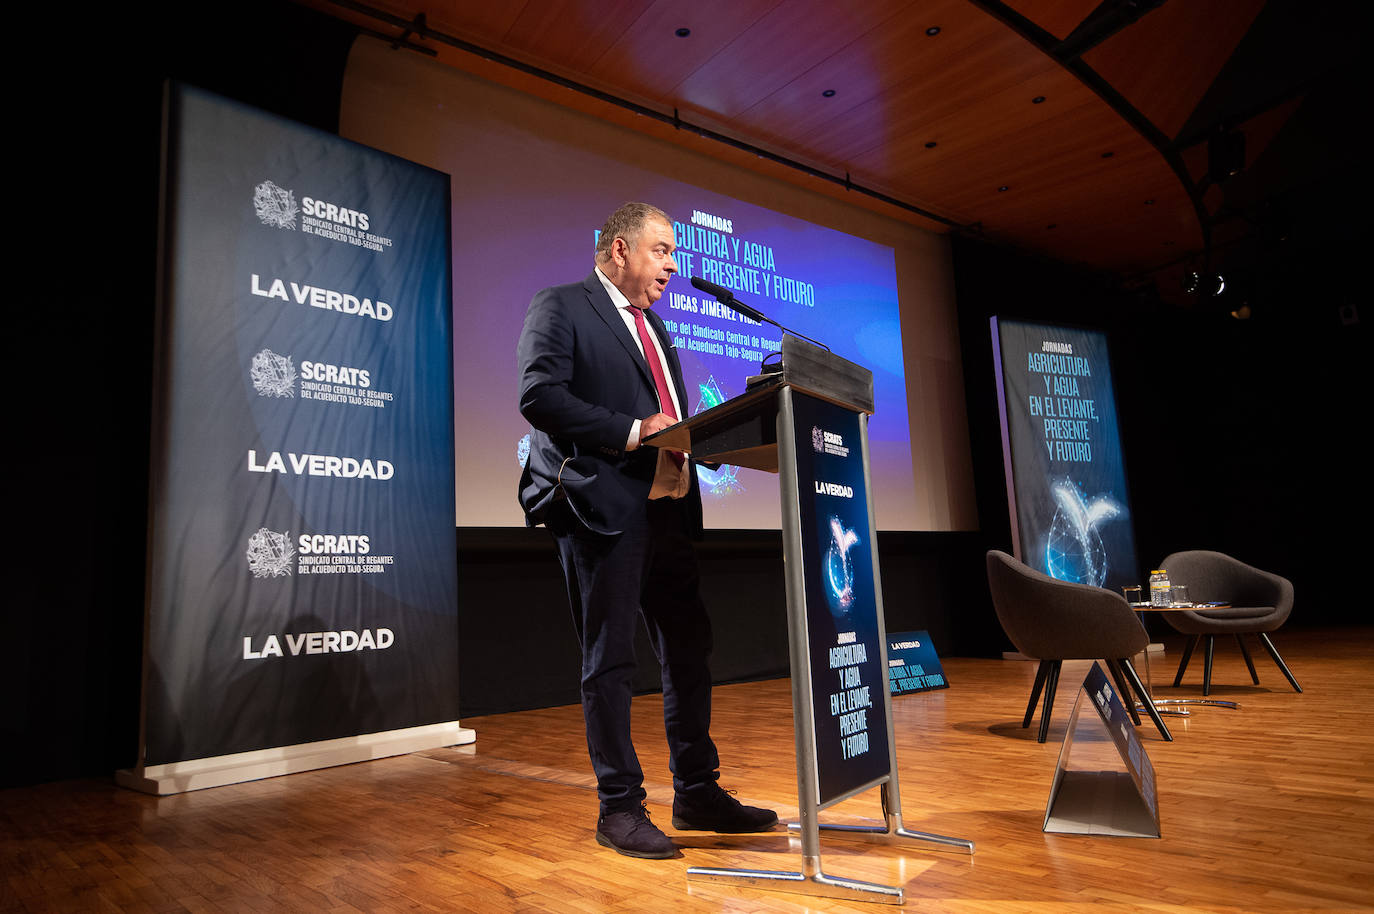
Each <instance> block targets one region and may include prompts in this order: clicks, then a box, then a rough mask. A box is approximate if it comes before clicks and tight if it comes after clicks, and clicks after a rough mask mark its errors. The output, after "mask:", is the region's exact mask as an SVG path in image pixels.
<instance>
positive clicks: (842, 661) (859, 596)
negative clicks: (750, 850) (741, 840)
mask: <svg viewBox="0 0 1374 914" xmlns="http://www.w3.org/2000/svg"><path fill="white" fill-rule="evenodd" d="M793 404H794V406H793V408H794V410H795V417H796V418H795V428H796V442H795V448H796V455H797V485H798V490H799V497H798V502H799V503H798V509H799V511H798V516H799V520H800V525H799V526H800V531H801V542H802V555H803V561H802V566H803V567H802V572H803V575H804V577H805V581H806V635H807V643H808V645H809V648H810V650H809V652H808V653H809V663H810V666H811V691H812V695H811V714H812V717H813V722H814V731H813V732H814V733H815V735H816V739H815V751H816V771H817V785H818V788H819V795H818V797H817V798H816V803H817V805H818V806H820V807H824V806H826V805H828V804H831V803H835V802H838V801H839V800H842V799H844V798H846V797H850V796H853V795H854V794H856V793H859V792H861V791H863V790H866V789H868V788H870V787H872V786H874V785H875V784H877V783H879V782H881V781H882V780H883V779H884V778H886V777H887V776H888V775H889V774H890V773H891V755H890V753H889V752H888V732H887V708H886V705H885V703H884V702H885V699H886V692H885V691H884V689H885V685H886V677H887V672H886V670H885V669H884V665H883V641H882V638H883V633H882V631H881V630H880V628H881V627H880V625H879V620H878V602H877V601H878V592H877V587H876V583H877V582H876V575H875V574H874V558H873V557H874V547H875V543H874V541H873V537H874V529H873V523H872V519H871V518H870V517H869V513H868V487H867V484H866V483H867V481H866V479H865V473H864V452H863V444H862V442H863V436H862V432H861V430H860V427H859V423H860V421H861V419H860V414H859V413H856V412H853V411H852V410H848V409H845V408H844V407H840V406H836V405H834V404H832V403H826V402H824V401H822V400H818V399H815V398H814V397H809V396H797V397H795V398H794V399H793Z"/></svg>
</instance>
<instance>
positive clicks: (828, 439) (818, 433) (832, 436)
mask: <svg viewBox="0 0 1374 914" xmlns="http://www.w3.org/2000/svg"><path fill="white" fill-rule="evenodd" d="M811 449H812V450H814V451H815V452H816V453H817V454H833V455H834V456H836V457H848V456H849V448H848V447H846V446H845V443H844V436H843V435H841V434H839V433H838V432H828V431H826V430H825V429H823V428H819V427H818V426H814V425H813V426H811Z"/></svg>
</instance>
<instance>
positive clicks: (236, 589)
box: [138, 84, 459, 792]
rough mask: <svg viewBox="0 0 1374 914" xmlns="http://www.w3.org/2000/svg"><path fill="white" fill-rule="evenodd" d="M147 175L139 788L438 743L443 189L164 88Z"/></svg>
mask: <svg viewBox="0 0 1374 914" xmlns="http://www.w3.org/2000/svg"><path fill="white" fill-rule="evenodd" d="M164 168H165V173H164V182H163V201H162V202H163V219H164V222H163V231H162V249H161V256H162V263H161V277H160V278H161V283H162V285H161V295H160V304H159V325H158V353H159V354H158V370H157V381H156V389H155V391H154V429H155V431H154V441H153V448H152V461H153V466H152V489H151V506H150V509H151V529H150V534H149V548H150V561H149V577H148V609H147V630H146V639H145V640H146V648H145V662H144V694H143V726H142V730H143V732H142V739H141V746H140V753H139V772H138V773H139V774H140V775H141V776H142V777H144V778H154V777H155V774H154V772H153V770H152V769H157V772H159V773H166V772H169V771H172V770H173V769H174V768H175V767H176V765H177V764H178V763H184V762H186V761H187V760H209V761H208V762H206V763H204V764H201V765H200V767H199V768H197V769H196V770H204V769H206V768H213V767H215V766H214V765H213V764H211V763H212V762H213V761H214V760H215V759H223V758H226V757H228V758H231V759H239V760H242V759H245V758H252V757H253V756H252V753H254V752H255V751H258V750H279V749H280V748H281V747H296V749H294V750H293V752H295V753H296V754H297V755H300V754H301V752H300V748H299V747H302V746H306V747H309V746H319V745H327V746H331V747H334V748H336V749H337V748H339V747H341V746H352V747H354V748H355V750H356V747H358V746H363V745H365V744H367V745H369V746H370V748H368V749H367V750H366V751H365V752H363V753H362V757H373V756H376V755H379V754H388V752H387V751H386V750H385V749H384V748H378V747H379V746H382V745H383V744H385V743H386V740H385V738H384V737H379V736H378V735H381V734H386V733H388V732H405V733H409V734H411V735H415V734H420V733H423V734H424V736H423V738H424V739H427V740H429V741H430V742H431V743H432V744H434V745H440V744H443V743H445V742H449V743H452V742H455V741H458V740H457V738H456V737H455V734H456V733H457V732H458V729H459V728H458V727H457V718H458V695H457V683H458V670H457V657H458V643H457V605H456V604H457V568H456V550H455V546H456V544H455V522H454V516H453V505H454V472H453V467H454V460H453V452H454V441H453V408H452V406H453V390H452V380H451V379H452V377H453V375H452V371H451V368H452V362H451V355H450V353H451V352H452V347H451V334H452V316H451V309H450V299H451V287H452V286H451V281H450V269H451V268H450V262H449V177H448V175H446V174H443V173H441V172H437V171H434V170H432V169H429V168H426V167H423V166H420V165H416V164H414V163H412V162H407V161H405V160H402V159H398V158H396V157H395V156H391V155H387V154H385V153H382V152H378V151H376V150H373V149H369V148H366V147H364V146H360V145H357V144H355V143H352V142H349V141H346V140H342V139H340V138H339V137H337V136H334V135H332V134H328V133H324V132H322V131H319V130H315V129H313V128H309V127H305V126H302V125H299V124H295V123H292V122H290V121H287V120H284V119H282V118H279V117H276V116H273V115H270V114H267V113H264V112H262V111H258V110H255V109H252V108H249V107H246V106H244V105H241V104H238V103H236V102H233V101H230V100H227V99H224V98H220V97H218V96H215V95H212V94H210V93H207V92H204V91H200V90H197V89H194V88H191V87H188V86H184V85H176V84H173V85H171V86H170V87H169V89H168V94H167V111H166V122H165V152H164ZM436 725H437V729H436ZM417 728H419V729H417ZM363 735H369V737H368V738H367V739H362V738H360V737H362V736H363ZM331 741H332V742H331ZM413 746H414V743H413V741H412V743H411V744H410V745H408V746H403V747H401V748H400V751H409V749H410V748H413ZM393 748H394V747H393ZM245 753H247V754H248V755H244V754H245ZM287 754H288V755H290V754H291V753H287ZM304 754H306V755H309V752H308V751H307V752H306V753H304ZM280 755H281V753H280V752H278V753H277V756H280ZM277 756H274V757H277ZM355 757H359V753H358V752H357V751H354V753H353V756H352V757H349V756H348V753H347V752H345V753H344V755H343V756H337V757H336V758H335V761H352V760H354V758H355ZM330 763H333V762H331V761H329V760H323V761H320V762H319V764H330ZM316 766H317V765H316V764H314V763H310V764H307V763H298V764H295V765H294V766H287V767H286V768H278V769H272V770H268V771H266V772H262V771H261V770H260V771H259V774H257V775H251V774H250V775H248V776H260V775H261V773H279V772H280V771H281V770H295V769H297V768H300V767H316ZM192 767H195V766H192ZM182 770H183V771H186V770H191V768H187V767H183V769H182ZM242 779H244V777H235V776H233V775H232V774H225V775H221V776H220V778H219V780H218V781H215V780H214V779H213V778H210V779H201V780H199V781H194V780H192V781H188V780H186V779H184V778H183V779H182V780H180V781H176V782H175V783H172V782H164V783H162V784H160V785H159V786H157V787H156V789H157V790H158V792H170V791H171V790H176V789H190V788H193V787H197V786H210V785H211V783H212V782H213V783H225V782H228V781H231V780H242ZM169 784H171V786H168V785H169Z"/></svg>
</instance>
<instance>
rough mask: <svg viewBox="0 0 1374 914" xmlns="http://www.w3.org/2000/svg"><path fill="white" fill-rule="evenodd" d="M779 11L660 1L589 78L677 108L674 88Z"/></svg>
mask: <svg viewBox="0 0 1374 914" xmlns="http://www.w3.org/2000/svg"><path fill="white" fill-rule="evenodd" d="M775 6H777V0H747V2H742V0H696V2H694V3H692V4H691V6H690V7H687V8H684V6H683V4H681V3H678V2H676V0H658V2H656V3H654V4H653V5H652V7H650V9H649V10H648V11H647V12H645V13H644V14H643V15H642V16H639V17H638V18H637V19H635V20H634V22H633V23H630V24H629V25H628V26H625V27H623V28H622V31H621V35H620V38H619V40H617V41H616V42H615V43H614V44H613V45H612V46H611V48H610V50H609V51H608V52H607V53H606V54H605V55H604V56H602V57H601V58H600V59H599V60H598V61H596V63H595V64H594V65H593V66H591V67H589V68H588V69H587V73H588V74H590V75H591V76H594V77H596V78H597V79H600V80H603V81H606V82H610V83H616V84H620V85H624V86H628V87H633V88H634V90H635V92H636V93H637V94H639V95H641V96H643V97H644V98H651V99H655V100H657V101H659V102H660V103H663V104H667V105H677V104H678V103H679V99H678V97H677V96H676V95H675V94H674V92H673V90H674V88H675V87H676V86H677V85H678V84H679V83H681V82H682V81H683V80H685V79H686V78H687V77H689V76H691V75H692V74H693V73H695V72H697V71H698V70H700V69H701V68H702V67H703V66H705V65H706V64H707V63H708V62H709V61H710V60H711V59H712V58H713V57H715V56H716V55H717V54H719V53H720V52H721V49H722V48H724V47H726V46H727V45H729V44H730V42H732V41H734V40H735V38H736V37H737V36H739V35H740V34H742V33H745V32H747V31H748V30H749V29H750V28H751V27H752V26H753V25H754V24H755V23H756V22H758V20H759V19H760V18H761V17H763V16H764V15H766V14H767V13H768V12H769V10H771V9H772V8H774V7H775ZM679 28H688V29H691V34H690V35H688V36H687V37H685V38H679V37H677V35H675V34H674V33H675V32H676V31H677V30H678V29H679Z"/></svg>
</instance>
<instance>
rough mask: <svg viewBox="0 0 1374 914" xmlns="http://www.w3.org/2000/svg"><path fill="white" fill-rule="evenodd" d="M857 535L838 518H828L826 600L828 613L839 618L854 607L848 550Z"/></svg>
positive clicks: (852, 581)
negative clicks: (828, 606) (828, 603)
mask: <svg viewBox="0 0 1374 914" xmlns="http://www.w3.org/2000/svg"><path fill="white" fill-rule="evenodd" d="M858 542H859V534H857V533H855V532H854V531H853V530H849V529H846V528H845V526H844V524H843V523H841V522H840V519H839V518H838V517H833V516H832V517H831V518H830V548H829V549H827V550H826V552H825V583H826V585H827V586H826V592H825V596H826V599H827V600H829V601H830V613H831V615H833V616H835V617H836V618H840V617H842V616H844V615H845V614H846V613H848V612H849V608H850V607H851V606H853V605H854V558H853V556H852V555H851V553H850V551H849V550H850V549H851V548H853V547H854V545H855V544H857V543H858Z"/></svg>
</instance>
